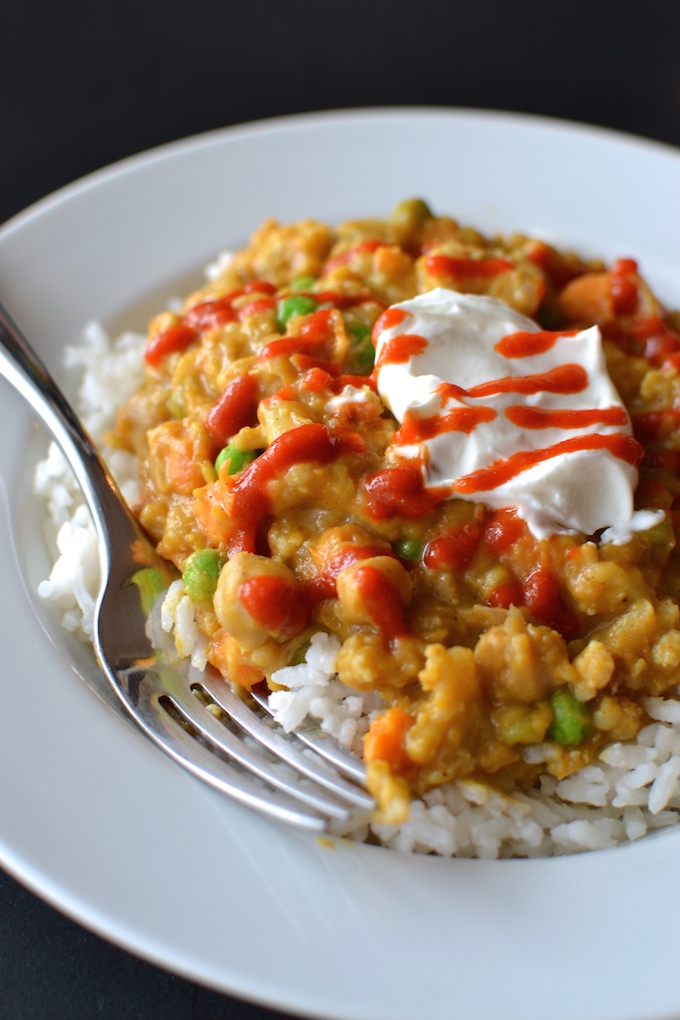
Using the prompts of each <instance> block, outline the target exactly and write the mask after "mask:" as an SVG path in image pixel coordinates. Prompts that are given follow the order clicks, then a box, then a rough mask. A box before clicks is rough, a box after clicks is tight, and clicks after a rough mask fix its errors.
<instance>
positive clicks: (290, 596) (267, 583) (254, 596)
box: [238, 574, 310, 638]
mask: <svg viewBox="0 0 680 1020" xmlns="http://www.w3.org/2000/svg"><path fill="white" fill-rule="evenodd" d="M238 598H239V601H240V602H241V604H242V605H243V606H244V607H245V608H246V609H247V610H248V612H249V613H250V615H251V616H252V618H253V619H254V620H256V621H257V623H259V624H261V626H262V627H264V628H265V629H266V630H268V631H269V633H270V634H272V635H273V636H274V637H283V638H290V637H295V636H296V635H297V634H301V633H302V631H303V630H304V629H305V625H306V623H307V617H308V616H309V609H310V603H309V600H308V598H307V596H306V595H305V593H304V592H303V591H302V590H301V589H300V588H298V587H297V586H296V585H293V584H290V582H288V581H286V580H285V579H284V578H283V577H273V576H272V575H270V574H261V575H259V576H257V577H250V578H248V580H247V581H244V582H243V584H241V585H240V587H239V589H238Z"/></svg>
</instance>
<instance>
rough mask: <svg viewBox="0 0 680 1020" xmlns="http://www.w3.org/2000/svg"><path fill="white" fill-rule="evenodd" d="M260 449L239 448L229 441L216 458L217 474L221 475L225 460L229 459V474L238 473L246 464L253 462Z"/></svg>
mask: <svg viewBox="0 0 680 1020" xmlns="http://www.w3.org/2000/svg"><path fill="white" fill-rule="evenodd" d="M258 453H259V450H237V449H236V447H235V446H232V444H231V443H229V444H228V445H227V446H225V447H224V449H223V450H220V452H219V453H218V454H217V459H216V460H215V474H217V475H219V473H220V468H221V467H222V465H223V464H224V462H225V461H227V460H228V461H229V467H228V468H227V474H228V475H237V474H238V473H239V471H242V470H243V468H244V467H245V466H246V464H251V463H252V461H254V460H255V458H256V457H257V456H258Z"/></svg>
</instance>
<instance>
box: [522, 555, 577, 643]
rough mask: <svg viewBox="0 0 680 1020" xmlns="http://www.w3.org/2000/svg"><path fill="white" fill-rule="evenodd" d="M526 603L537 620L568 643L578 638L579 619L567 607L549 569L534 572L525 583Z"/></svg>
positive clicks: (539, 569) (542, 568) (544, 568)
mask: <svg viewBox="0 0 680 1020" xmlns="http://www.w3.org/2000/svg"><path fill="white" fill-rule="evenodd" d="M524 603H525V605H526V606H527V608H528V609H529V610H530V611H531V612H532V613H533V615H534V616H535V617H536V619H537V620H539V621H540V622H541V623H543V624H545V625H546V627H550V628H551V629H552V630H556V631H557V632H558V633H559V634H561V635H562V636H563V637H564V638H565V639H566V640H567V641H571V640H572V638H575V637H577V636H578V634H579V631H580V629H581V628H580V623H579V619H578V617H577V615H576V613H574V611H573V610H572V609H570V608H569V606H567V605H566V603H565V601H564V598H563V596H562V592H561V589H560V585H559V582H558V580H557V578H556V577H555V575H554V574H553V573H552V571H550V570H549V569H548V568H547V567H539V568H538V569H537V570H534V571H533V572H532V573H531V574H529V576H528V577H527V578H526V580H525V581H524Z"/></svg>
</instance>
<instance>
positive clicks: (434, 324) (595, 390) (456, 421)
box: [374, 288, 663, 541]
mask: <svg viewBox="0 0 680 1020" xmlns="http://www.w3.org/2000/svg"><path fill="white" fill-rule="evenodd" d="M374 340H375V342H376V377H377V385H378V392H379V393H380V396H381V397H382V399H383V401H384V403H385V404H386V405H387V406H388V407H389V408H390V410H391V411H392V413H393V414H394V415H395V417H396V418H397V420H398V421H399V422H400V423H401V427H400V428H399V429H398V431H397V432H396V434H395V436H394V439H393V441H392V444H391V448H390V456H392V457H393V458H395V459H396V460H401V459H408V460H413V459H414V458H415V459H417V460H419V461H420V463H421V465H422V470H423V473H424V479H425V485H426V487H427V488H430V489H437V490H442V489H444V490H447V491H448V493H449V496H450V497H451V498H461V499H468V500H472V501H474V502H481V503H485V504H486V505H487V506H489V507H491V508H494V509H500V508H502V507H516V508H517V510H518V512H519V514H520V516H521V517H523V518H524V519H525V520H526V521H527V523H528V525H529V527H530V529H531V531H532V533H533V534H534V535H535V536H536V537H538V538H543V537H545V536H547V535H549V534H552V533H554V532H556V531H577V532H581V533H582V534H585V535H591V534H593V533H594V532H596V531H599V530H601V529H603V528H611V527H615V528H616V536H617V538H618V540H619V541H621V536H623V535H626V534H628V533H630V532H632V531H636V530H640V528H641V527H650V526H651V524H652V523H655V522H656V516H655V517H654V521H651V519H650V515H649V513H647V514H646V515H644V521H643V520H642V518H638V517H637V515H635V514H634V512H633V493H634V490H635V486H636V485H637V480H638V472H637V466H638V464H639V462H640V460H641V457H642V448H641V447H640V445H639V444H638V443H637V442H636V440H635V439H634V438H633V436H632V429H631V424H630V418H629V416H628V413H627V411H626V409H625V407H624V405H623V403H622V401H621V398H620V397H619V395H618V393H617V391H616V389H615V387H614V384H613V383H612V381H611V379H610V378H609V376H608V374H607V369H606V366H605V361H604V356H603V353H602V340H601V335H600V331H599V329H598V328H597V326H593V327H591V328H590V329H584V330H580V331H560V332H545V331H542V330H541V329H540V327H539V326H538V325H537V324H536V323H535V322H533V321H532V320H531V319H528V318H526V317H525V316H523V315H520V314H519V313H518V312H515V311H514V310H513V309H511V308H510V307H509V306H508V305H506V304H504V303H503V302H502V301H496V300H495V299H493V298H489V297H482V296H479V295H473V294H459V293H458V292H456V291H452V290H447V289H444V288H437V289H435V290H432V291H429V292H428V293H426V294H421V295H419V296H418V297H415V298H413V299H412V300H409V301H403V302H401V303H400V304H397V305H393V306H392V307H391V308H389V309H388V310H387V311H386V312H385V313H384V314H383V315H382V316H381V317H380V319H379V320H378V322H377V323H376V327H375V330H374ZM660 516H661V517H662V516H663V514H661V515H660Z"/></svg>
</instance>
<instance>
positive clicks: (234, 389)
mask: <svg viewBox="0 0 680 1020" xmlns="http://www.w3.org/2000/svg"><path fill="white" fill-rule="evenodd" d="M257 398H258V392H257V382H256V381H255V379H254V378H253V376H252V375H240V376H238V378H236V379H232V380H231V382H230V383H229V384H228V385H227V388H226V389H225V391H224V393H223V394H222V396H221V397H220V398H219V400H217V401H216V402H215V403H214V404H213V405H212V407H211V408H210V410H209V411H208V415H207V417H206V419H205V430H206V432H207V433H208V434H209V435H210V436H212V438H213V439H216V440H217V441H218V442H219V443H220V444H221V445H222V446H226V444H227V443H228V442H229V440H230V439H231V437H232V436H234V435H236V433H237V432H239V431H240V430H241V429H242V428H243V427H244V426H246V425H254V424H255V422H256V421H257V403H258V399H257Z"/></svg>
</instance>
